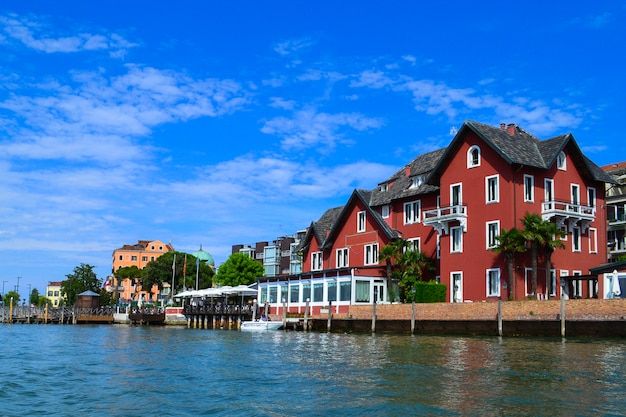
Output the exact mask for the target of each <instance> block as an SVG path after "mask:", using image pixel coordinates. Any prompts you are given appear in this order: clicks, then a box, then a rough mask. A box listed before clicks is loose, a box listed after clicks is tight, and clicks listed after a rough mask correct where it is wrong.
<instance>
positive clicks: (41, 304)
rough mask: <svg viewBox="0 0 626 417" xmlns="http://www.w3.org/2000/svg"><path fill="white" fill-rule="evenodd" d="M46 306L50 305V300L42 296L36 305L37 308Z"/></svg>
mask: <svg viewBox="0 0 626 417" xmlns="http://www.w3.org/2000/svg"><path fill="white" fill-rule="evenodd" d="M46 304H50V300H48V298H47V297H46V296H45V295H40V296H39V298H38V299H37V302H36V303H35V305H36V306H37V307H45V306H46Z"/></svg>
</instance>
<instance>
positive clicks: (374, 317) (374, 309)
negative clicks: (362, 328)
mask: <svg viewBox="0 0 626 417" xmlns="http://www.w3.org/2000/svg"><path fill="white" fill-rule="evenodd" d="M372 333H376V302H373V303H372Z"/></svg>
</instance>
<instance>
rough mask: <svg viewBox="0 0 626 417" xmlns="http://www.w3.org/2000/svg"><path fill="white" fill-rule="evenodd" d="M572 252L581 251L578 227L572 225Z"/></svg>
mask: <svg viewBox="0 0 626 417" xmlns="http://www.w3.org/2000/svg"><path fill="white" fill-rule="evenodd" d="M572 252H576V253H578V252H581V231H580V227H572Z"/></svg>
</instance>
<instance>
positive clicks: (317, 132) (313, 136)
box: [261, 108, 383, 152]
mask: <svg viewBox="0 0 626 417" xmlns="http://www.w3.org/2000/svg"><path fill="white" fill-rule="evenodd" d="M382 125H383V122H382V120H381V119H376V118H369V117H366V116H364V115H362V114H359V113H337V114H330V113H321V112H318V111H317V110H316V109H312V108H309V109H303V110H297V111H295V112H293V114H292V116H291V117H283V116H281V117H275V118H273V119H271V120H268V121H267V122H265V124H264V125H263V127H262V128H261V132H263V133H266V134H271V135H276V136H278V137H281V138H282V141H281V143H282V147H283V148H284V149H286V150H289V149H307V148H316V149H318V150H320V151H322V152H323V151H324V150H325V149H326V148H334V147H335V146H336V145H337V144H338V143H348V142H349V139H348V137H349V134H348V133H347V131H349V130H356V131H367V130H371V129H378V128H380V127H381V126H382Z"/></svg>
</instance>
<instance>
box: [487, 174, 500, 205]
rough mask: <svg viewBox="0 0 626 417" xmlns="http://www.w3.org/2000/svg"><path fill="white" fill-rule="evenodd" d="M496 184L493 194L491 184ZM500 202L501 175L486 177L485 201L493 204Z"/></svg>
mask: <svg viewBox="0 0 626 417" xmlns="http://www.w3.org/2000/svg"><path fill="white" fill-rule="evenodd" d="M492 183H493V184H494V195H493V196H492V195H491V184H492ZM499 202H500V175H498V174H496V175H490V176H488V177H485V203H486V204H493V203H499Z"/></svg>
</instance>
